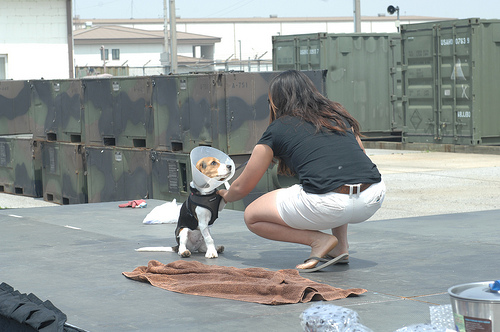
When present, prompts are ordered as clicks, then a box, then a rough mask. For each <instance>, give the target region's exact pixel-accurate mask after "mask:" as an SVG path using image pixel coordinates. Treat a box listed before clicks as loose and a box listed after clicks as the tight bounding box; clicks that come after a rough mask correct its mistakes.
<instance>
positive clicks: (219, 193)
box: [217, 189, 227, 204]
mask: <svg viewBox="0 0 500 332" xmlns="http://www.w3.org/2000/svg"><path fill="white" fill-rule="evenodd" d="M226 194H227V190H226V189H221V190H218V191H217V195H219V196H222V199H223V200H224V203H226V204H227V201H226V199H225V198H224V196H225V195H226Z"/></svg>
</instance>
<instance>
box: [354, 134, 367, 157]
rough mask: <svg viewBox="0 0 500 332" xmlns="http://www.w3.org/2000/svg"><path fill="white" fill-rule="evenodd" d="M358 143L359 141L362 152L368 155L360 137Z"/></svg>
mask: <svg viewBox="0 0 500 332" xmlns="http://www.w3.org/2000/svg"><path fill="white" fill-rule="evenodd" d="M354 135H356V134H354ZM356 141H358V144H359V146H360V147H361V150H363V152H364V153H365V154H366V151H365V147H364V146H363V142H361V138H360V137H359V135H356Z"/></svg>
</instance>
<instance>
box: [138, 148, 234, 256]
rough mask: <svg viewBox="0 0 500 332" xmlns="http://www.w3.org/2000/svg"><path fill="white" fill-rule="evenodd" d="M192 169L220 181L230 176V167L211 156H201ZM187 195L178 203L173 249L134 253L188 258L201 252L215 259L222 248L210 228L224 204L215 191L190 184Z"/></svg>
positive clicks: (142, 249) (161, 248)
mask: <svg viewBox="0 0 500 332" xmlns="http://www.w3.org/2000/svg"><path fill="white" fill-rule="evenodd" d="M196 169H198V170H199V171H200V172H201V173H202V174H204V175H205V176H207V177H208V178H211V179H214V180H216V181H224V180H226V179H227V178H228V177H230V175H231V170H232V165H230V164H223V163H221V162H220V161H219V159H217V158H214V157H204V158H201V159H200V160H198V162H197V163H196ZM190 187H191V193H190V195H189V197H188V199H187V200H186V201H185V202H184V204H182V207H181V211H180V214H179V219H178V221H177V228H176V229H175V238H176V240H177V246H175V247H144V248H139V249H136V251H174V252H177V253H178V254H179V256H181V257H189V256H191V253H192V252H196V251H198V252H204V253H205V257H206V258H216V257H218V254H219V253H221V252H223V251H224V247H223V246H218V247H216V246H215V243H214V240H213V238H212V235H211V234H210V226H212V224H213V223H214V222H215V220H216V219H217V217H218V214H219V211H221V210H222V209H223V208H224V206H225V203H224V201H223V200H222V197H221V196H219V195H217V193H216V189H213V188H210V187H209V188H203V187H201V186H198V185H196V184H195V182H194V181H191V183H190Z"/></svg>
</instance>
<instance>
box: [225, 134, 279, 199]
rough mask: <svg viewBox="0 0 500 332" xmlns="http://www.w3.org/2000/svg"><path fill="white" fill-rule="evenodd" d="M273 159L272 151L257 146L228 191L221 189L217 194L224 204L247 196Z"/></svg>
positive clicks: (266, 147) (260, 145)
mask: <svg viewBox="0 0 500 332" xmlns="http://www.w3.org/2000/svg"><path fill="white" fill-rule="evenodd" d="M273 157H274V154H273V150H272V149H271V148H270V147H269V146H268V145H265V144H257V145H256V146H255V147H254V149H253V151H252V154H251V156H250V159H249V160H248V163H247V165H246V166H245V169H244V170H243V172H242V173H241V175H240V176H238V178H237V179H236V180H234V182H233V183H232V184H231V187H230V188H229V190H225V189H221V190H219V191H218V194H219V195H221V196H222V198H223V199H224V201H225V202H226V203H228V202H234V201H238V200H240V199H242V198H243V197H245V196H247V195H248V194H249V193H250V192H251V191H252V190H253V188H255V186H256V185H257V183H258V182H259V181H260V179H261V178H262V176H264V173H266V170H267V169H268V167H269V165H270V164H271V162H272V160H273Z"/></svg>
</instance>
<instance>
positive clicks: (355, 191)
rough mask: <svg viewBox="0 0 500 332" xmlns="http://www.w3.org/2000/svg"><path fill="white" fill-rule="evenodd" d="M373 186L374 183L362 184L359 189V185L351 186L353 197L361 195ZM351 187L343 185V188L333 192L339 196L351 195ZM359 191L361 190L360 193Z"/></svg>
mask: <svg viewBox="0 0 500 332" xmlns="http://www.w3.org/2000/svg"><path fill="white" fill-rule="evenodd" d="M371 185H372V183H362V184H361V185H360V186H359V187H358V186H357V185H351V186H352V194H353V195H356V194H359V193H360V192H363V191H365V190H366V189H368V187H370V186H371ZM351 186H348V185H343V186H340V187H338V188H336V189H334V190H333V192H335V193H338V194H346V195H349V193H350V189H351V188H350V187H351ZM358 189H359V191H358Z"/></svg>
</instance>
